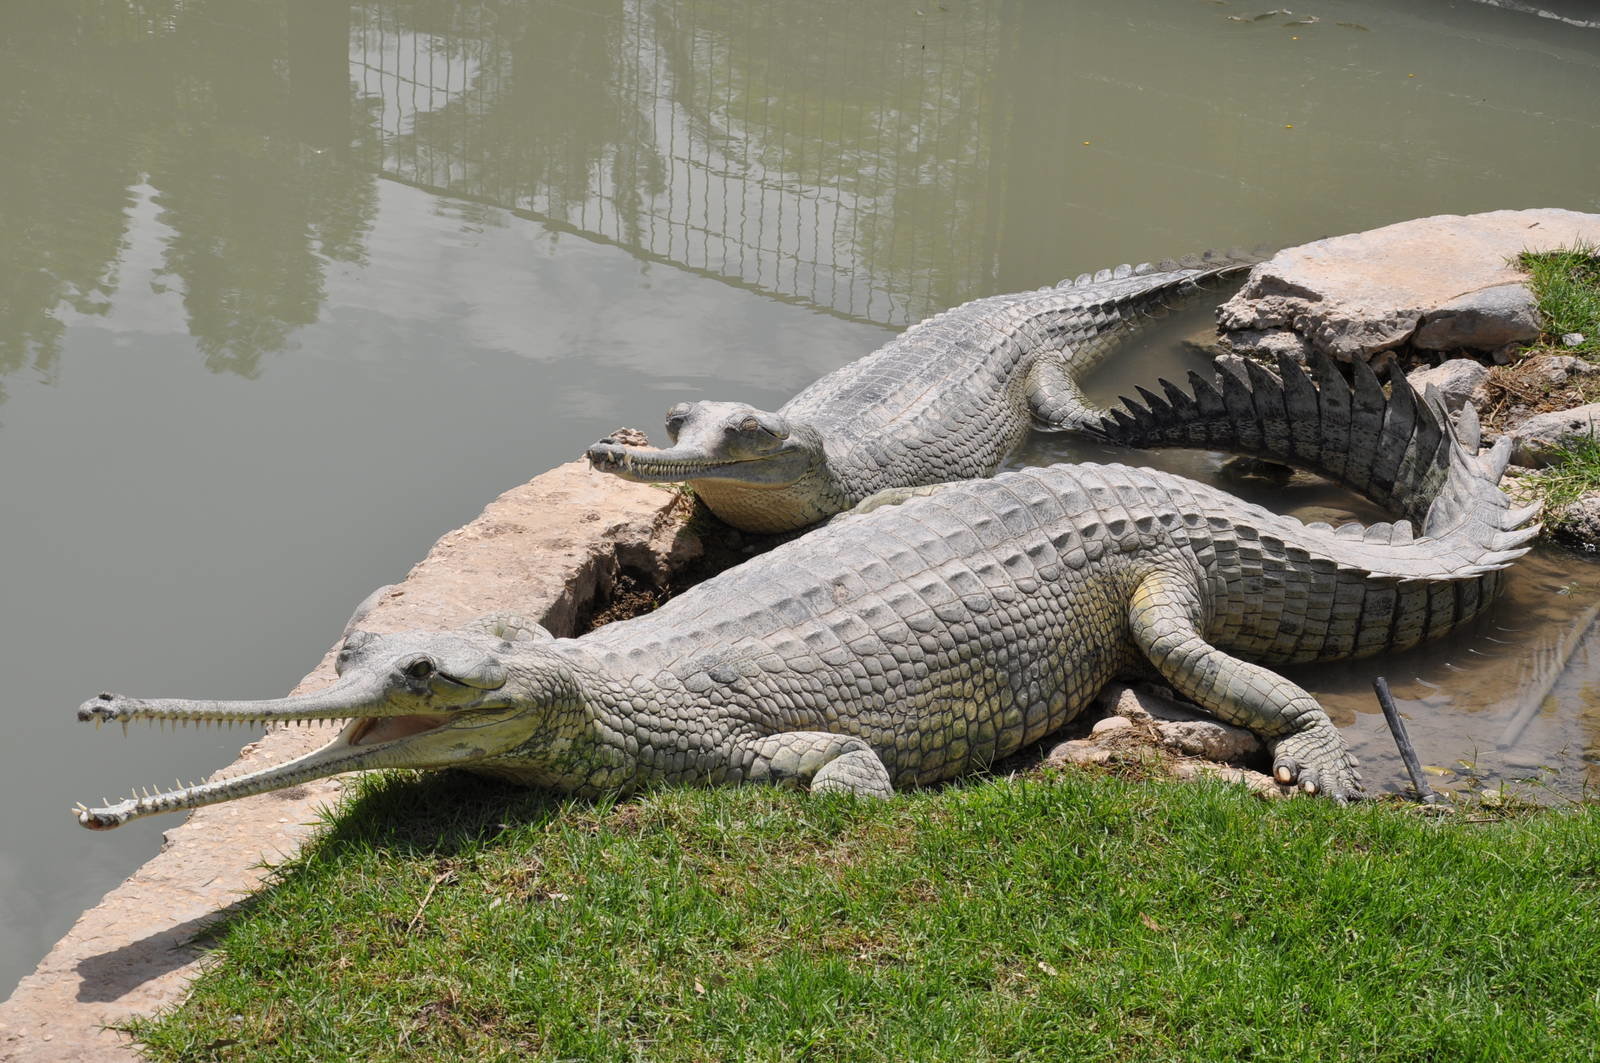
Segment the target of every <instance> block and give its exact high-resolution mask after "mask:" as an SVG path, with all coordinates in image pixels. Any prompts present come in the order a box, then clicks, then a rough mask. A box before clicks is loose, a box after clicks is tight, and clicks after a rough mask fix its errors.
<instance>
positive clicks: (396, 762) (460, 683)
mask: <svg viewBox="0 0 1600 1063" xmlns="http://www.w3.org/2000/svg"><path fill="white" fill-rule="evenodd" d="M504 645H506V644H504V643H502V642H501V640H499V639H492V638H489V637H487V636H478V635H468V634H463V633H457V632H435V633H405V634H400V635H390V636H382V635H369V634H367V633H365V632H352V633H351V634H349V635H348V636H346V640H345V648H344V650H343V652H342V653H341V654H340V667H341V673H340V678H339V679H338V680H337V681H336V682H334V683H333V684H332V685H331V686H328V687H326V688H325V689H323V690H318V691H314V692H312V693H309V694H300V695H295V696H291V697H287V698H274V699H269V700H256V701H209V700H189V699H184V698H130V697H124V696H122V695H118V694H100V695H98V696H96V697H93V698H90V699H89V700H88V701H86V702H84V703H83V705H81V706H80V707H79V708H78V719H79V720H82V721H85V722H92V723H94V725H95V726H96V727H97V728H98V727H99V726H100V725H102V724H105V723H120V724H122V726H123V728H124V729H126V728H127V726H128V725H129V724H130V723H135V722H141V721H143V722H162V721H170V722H172V723H174V724H185V725H187V724H190V723H195V724H201V725H216V724H224V723H246V724H252V725H262V724H271V723H292V722H307V721H312V720H339V721H348V722H346V723H345V726H344V727H343V728H342V729H341V730H340V732H339V734H338V735H337V736H336V737H335V738H334V739H333V741H331V742H329V743H328V744H327V745H325V746H323V747H322V748H321V749H317V750H314V751H312V752H310V753H307V754H305V755H304V756H302V757H299V758H297V759H295V760H291V761H289V762H287V763H284V764H278V765H274V766H272V767H268V768H263V769H261V770H259V771H254V772H249V773H247V774H244V775H237V776H234V777H232V778H225V779H215V780H212V781H210V782H205V783H200V784H198V785H195V784H190V785H188V786H181V785H180V786H178V787H177V788H175V789H172V790H165V791H157V792H154V793H151V792H149V791H146V792H145V793H143V794H142V795H141V794H139V793H137V792H136V793H134V794H133V795H132V796H131V797H128V798H126V799H124V800H122V801H118V802H115V803H112V802H105V803H103V804H102V805H101V806H100V807H98V808H87V807H85V806H83V805H79V806H77V807H76V808H74V809H73V812H74V814H75V815H76V816H77V818H78V822H79V823H80V824H81V825H83V826H84V827H87V828H89V829H91V830H108V829H110V828H112V827H120V826H121V825H122V824H124V823H126V822H128V821H129V820H133V819H138V818H139V817H141V816H149V815H154V814H156V813H158V812H177V811H183V810H187V809H192V808H199V807H201V806H202V805H209V804H215V803H216V802H219V801H229V800H232V799H234V798H238V797H248V796H251V795H253V794H260V793H266V792H267V791H269V790H279V789H283V788H285V787H289V786H297V785H299V784H301V783H305V782H310V781H311V780H313V779H320V778H324V777H326V776H329V775H337V774H339V773H341V772H346V771H356V770H361V769H367V768H441V767H449V766H452V765H463V764H469V763H471V762H473V761H475V760H480V759H483V758H484V757H486V756H492V755H495V754H496V753H498V752H501V751H503V750H505V749H507V748H510V747H512V746H515V745H517V744H519V743H521V742H523V741H525V740H526V738H527V737H528V731H529V728H530V727H531V726H533V724H534V721H533V720H532V719H531V718H530V719H529V720H528V721H527V722H525V723H524V722H519V717H522V716H524V715H526V714H525V713H524V712H523V708H521V707H518V705H517V704H515V703H514V699H513V698H512V697H511V696H510V694H509V693H508V691H507V690H506V689H505V688H506V686H507V677H508V670H507V669H506V667H505V666H504V664H503V662H502V660H501V658H500V656H499V653H498V650H499V648H500V647H502V646H504ZM524 707H525V706H524Z"/></svg>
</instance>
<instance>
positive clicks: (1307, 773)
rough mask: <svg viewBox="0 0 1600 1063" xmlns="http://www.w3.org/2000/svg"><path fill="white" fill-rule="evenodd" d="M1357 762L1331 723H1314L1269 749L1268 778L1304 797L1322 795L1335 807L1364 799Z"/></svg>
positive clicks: (1342, 737) (1281, 739)
mask: <svg viewBox="0 0 1600 1063" xmlns="http://www.w3.org/2000/svg"><path fill="white" fill-rule="evenodd" d="M1359 763H1360V762H1359V761H1357V760H1356V758H1355V757H1354V756H1353V755H1352V754H1351V753H1350V747H1349V745H1347V744H1346V743H1345V740H1344V736H1343V735H1341V734H1340V733H1339V730H1338V728H1336V727H1334V726H1333V724H1331V723H1317V724H1313V725H1312V726H1310V727H1308V728H1306V729H1305V730H1303V731H1297V732H1295V733H1294V734H1292V735H1288V736H1286V737H1284V738H1280V739H1279V740H1278V741H1277V742H1276V743H1274V745H1273V748H1272V775H1273V778H1275V779H1277V780H1278V782H1280V783H1282V784H1283V785H1285V786H1289V785H1294V786H1297V787H1299V789H1300V790H1301V791H1302V792H1304V793H1308V794H1323V795H1325V796H1327V797H1330V798H1332V799H1333V800H1334V801H1335V802H1336V803H1338V804H1341V805H1343V804H1348V803H1349V802H1351V801H1354V800H1357V799H1359V798H1361V797H1363V796H1365V791H1364V790H1363V788H1362V785H1361V773H1360V772H1359V771H1357V770H1356V765H1357V764H1359Z"/></svg>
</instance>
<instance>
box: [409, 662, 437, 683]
mask: <svg viewBox="0 0 1600 1063" xmlns="http://www.w3.org/2000/svg"><path fill="white" fill-rule="evenodd" d="M432 674H433V662H432V661H430V660H428V659H427V658H426V657H419V658H417V659H416V660H414V661H412V662H411V663H410V664H408V665H406V675H408V676H410V677H411V678H412V679H426V678H428V677H429V676H430V675H432Z"/></svg>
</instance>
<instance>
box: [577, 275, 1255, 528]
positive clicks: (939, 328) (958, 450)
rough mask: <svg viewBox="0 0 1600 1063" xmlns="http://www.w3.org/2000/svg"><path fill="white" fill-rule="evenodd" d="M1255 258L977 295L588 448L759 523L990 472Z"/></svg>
mask: <svg viewBox="0 0 1600 1063" xmlns="http://www.w3.org/2000/svg"><path fill="white" fill-rule="evenodd" d="M1256 257H1257V256H1252V255H1248V254H1244V253H1240V252H1229V253H1227V254H1225V255H1216V254H1208V255H1204V256H1198V257H1195V258H1192V259H1186V260H1184V261H1183V262H1181V263H1180V262H1163V263H1161V264H1160V265H1158V266H1152V265H1150V264H1148V263H1144V264H1141V265H1137V266H1126V265H1125V266H1119V267H1117V268H1116V269H1114V270H1101V271H1100V272H1099V273H1096V274H1093V275H1090V274H1084V275H1083V276H1081V277H1079V278H1077V279H1076V280H1070V281H1063V282H1062V283H1061V284H1060V285H1059V286H1057V287H1055V288H1041V289H1039V290H1038V291H1031V292H1021V293H1017V294H1013V295H998V296H991V297H989V298H985V299H978V300H974V301H973V302H969V303H966V304H964V305H962V306H958V307H955V308H954V309H951V310H947V311H945V312H944V313H942V314H939V315H937V316H935V317H931V318H929V319H927V320H926V321H923V322H921V323H919V324H917V325H913V326H912V327H911V328H909V329H907V330H906V331H905V332H903V333H901V334H900V335H899V336H897V337H896V338H895V339H893V340H891V341H890V342H889V343H887V344H885V345H884V346H883V347H881V348H879V349H878V350H877V351H875V352H873V353H872V354H869V355H867V356H866V357H865V358H862V359H860V360H858V361H855V362H851V363H850V364H849V365H846V366H843V367H841V368H839V369H836V370H834V371H833V372H832V373H829V374H828V375H827V376H825V377H823V378H822V379H820V380H818V381H816V382H815V383H813V384H812V385H811V386H809V387H807V388H806V389H805V390H804V391H802V392H800V394H798V395H796V396H795V397H794V398H792V399H790V400H789V401H788V402H787V403H785V404H784V405H783V407H782V408H781V409H779V410H778V411H777V412H776V413H772V412H768V411H766V410H758V409H755V408H754V407H751V406H747V405H745V404H743V403H736V402H690V403H682V404H680V405H677V406H674V407H673V408H672V409H670V410H668V411H667V420H666V428H667V435H668V436H669V437H670V438H671V440H672V445H671V446H670V447H668V448H667V449H665V450H651V449H648V448H643V447H634V446H625V445H623V444H621V443H618V442H615V441H614V440H612V439H609V438H607V439H602V440H601V441H600V442H598V443H596V444H595V445H594V446H592V447H590V448H589V460H590V461H591V462H592V463H593V464H594V467H595V468H597V469H600V470H602V471H605V472H610V473H615V474H616V475H618V476H621V477H624V478H625V479H629V480H636V481H643V482H650V483H660V482H671V481H688V482H689V483H690V484H692V485H693V486H694V489H695V492H696V494H698V495H699V496H700V497H701V498H702V499H704V500H705V503H706V505H707V506H709V507H710V508H711V511H712V512H713V513H715V514H716V515H717V516H718V517H721V518H722V519H723V520H725V521H727V522H728V523H729V524H732V525H733V526H735V527H737V528H742V529H745V530H747V531H758V532H782V531H791V530H794V529H796V528H804V527H807V526H809V525H812V524H815V523H817V522H818V521H821V520H825V519H827V518H828V517H831V516H833V515H834V514H835V513H839V512H842V511H844V510H847V509H849V508H850V507H851V506H853V505H855V504H856V503H857V502H860V501H861V500H862V499H864V498H866V497H867V496H868V495H871V494H874V493H876V492H878V491H881V490H884V489H885V488H894V487H911V486H916V485H921V484H930V483H941V482H945V481H950V480H962V479H968V478H972V477H979V476H988V475H990V474H991V473H993V472H994V471H995V470H996V469H997V468H999V466H1000V463H1001V461H1002V460H1004V458H1005V457H1006V455H1008V454H1009V453H1011V451H1012V450H1014V449H1016V447H1017V446H1018V444H1020V443H1021V442H1022V440H1023V438H1024V437H1025V436H1026V435H1027V433H1028V430H1029V428H1030V427H1038V428H1042V429H1045V430H1051V431H1070V430H1074V429H1077V428H1080V427H1082V426H1084V425H1086V424H1092V423H1094V422H1096V421H1097V420H1098V418H1099V411H1098V410H1095V409H1094V408H1093V407H1091V406H1090V405H1089V404H1088V402H1087V401H1086V400H1085V399H1084V396H1083V392H1082V391H1081V390H1080V389H1079V387H1078V381H1079V380H1080V379H1081V378H1082V377H1083V375H1084V374H1085V373H1087V372H1088V371H1089V370H1090V369H1092V368H1093V367H1094V366H1096V365H1098V364H1099V363H1100V362H1101V360H1102V359H1104V357H1105V355H1106V353H1107V352H1108V351H1109V350H1110V349H1111V347H1112V346H1113V345H1114V344H1115V343H1116V342H1117V341H1118V340H1120V339H1121V338H1122V337H1123V336H1124V335H1126V334H1127V332H1128V331H1129V329H1130V328H1131V327H1132V326H1133V325H1135V324H1136V323H1138V322H1139V321H1140V320H1141V319H1143V318H1146V317H1149V316H1152V315H1154V314H1156V313H1158V312H1160V311H1162V310H1163V309H1165V308H1166V303H1167V301H1168V300H1170V299H1172V298H1174V297H1175V296H1177V295H1179V294H1181V293H1184V292H1186V291H1189V290H1192V289H1193V288H1195V287H1196V286H1198V285H1200V284H1201V283H1203V282H1204V281H1206V280H1208V279H1210V278H1214V277H1220V276H1224V275H1227V274H1229V273H1234V272H1237V271H1239V270H1242V269H1244V268H1246V267H1247V266H1248V265H1249V264H1250V263H1252V262H1254V261H1256Z"/></svg>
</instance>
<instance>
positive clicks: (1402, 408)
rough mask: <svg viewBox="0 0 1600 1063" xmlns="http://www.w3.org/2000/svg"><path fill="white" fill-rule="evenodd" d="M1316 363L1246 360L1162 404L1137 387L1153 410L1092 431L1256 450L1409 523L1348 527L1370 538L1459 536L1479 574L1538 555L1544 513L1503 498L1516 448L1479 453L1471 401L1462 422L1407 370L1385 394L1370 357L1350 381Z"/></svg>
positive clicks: (1127, 414) (1138, 406)
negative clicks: (1274, 364)
mask: <svg viewBox="0 0 1600 1063" xmlns="http://www.w3.org/2000/svg"><path fill="white" fill-rule="evenodd" d="M1312 359H1313V361H1312V374H1311V375H1308V374H1307V373H1306V371H1305V370H1304V369H1303V368H1302V367H1301V366H1300V364H1299V363H1298V362H1296V361H1295V360H1294V359H1293V358H1290V357H1288V356H1280V357H1279V359H1278V372H1277V373H1273V372H1272V371H1271V370H1269V369H1267V368H1265V367H1263V366H1261V365H1259V364H1257V363H1255V362H1252V361H1248V360H1246V361H1244V368H1243V369H1242V370H1240V369H1237V368H1235V367H1233V366H1232V365H1228V364H1223V365H1222V366H1221V372H1220V373H1219V374H1218V375H1219V377H1220V387H1219V386H1218V385H1215V384H1213V383H1212V382H1211V381H1209V380H1207V379H1206V378H1205V377H1203V376H1201V375H1200V374H1198V373H1194V372H1191V373H1190V374H1189V387H1190V390H1189V391H1187V392H1186V391H1184V390H1183V389H1181V388H1179V387H1177V386H1176V385H1174V384H1172V383H1169V382H1168V381H1166V380H1162V381H1160V386H1161V389H1162V390H1163V391H1164V392H1165V397H1164V398H1163V397H1161V396H1157V395H1155V394H1153V393H1152V392H1150V391H1148V390H1146V389H1145V388H1139V389H1138V390H1139V394H1140V396H1141V398H1142V399H1143V402H1139V401H1135V400H1133V399H1127V398H1124V399H1123V400H1122V402H1123V404H1124V406H1125V407H1126V409H1122V410H1112V411H1111V412H1110V413H1108V414H1106V415H1105V416H1104V417H1103V418H1102V419H1101V420H1100V422H1099V423H1098V424H1097V425H1094V426H1092V427H1090V429H1089V431H1091V432H1092V433H1093V434H1096V435H1099V436H1101V437H1103V438H1105V439H1107V440H1110V441H1112V442H1116V443H1121V444H1124V445H1127V446H1135V447H1174V446H1176V447H1195V448H1201V449H1206V450H1221V451H1227V452H1231V453H1237V454H1250V455H1256V456H1260V457H1264V458H1269V459H1271V460H1274V461H1279V462H1283V463H1285V464H1288V465H1295V466H1298V467H1301V468H1304V469H1306V470H1308V471H1310V472H1315V473H1318V474H1320V475H1322V476H1326V477H1327V478H1329V479H1331V480H1334V481H1336V482H1338V483H1341V484H1343V485H1345V486H1346V487H1349V488H1351V489H1352V490H1354V491H1357V492H1359V493H1360V494H1362V495H1365V496H1366V497H1367V498H1369V499H1371V500H1372V501H1373V502H1375V503H1377V504H1378V505H1380V506H1383V507H1385V508H1386V509H1389V510H1391V511H1393V512H1395V513H1396V514H1397V515H1399V516H1400V517H1402V518H1403V519H1402V520H1400V521H1398V522H1397V523H1395V524H1392V525H1391V524H1376V525H1371V526H1365V527H1364V526H1361V525H1350V526H1348V527H1350V529H1351V531H1350V532H1349V534H1352V535H1357V536H1359V537H1360V538H1362V539H1365V540H1366V541H1368V542H1374V541H1383V540H1387V541H1390V542H1394V543H1399V542H1404V541H1408V540H1410V539H1412V538H1413V537H1414V534H1415V536H1420V537H1426V538H1431V539H1445V538H1452V539H1456V538H1457V537H1460V538H1459V539H1458V541H1463V540H1464V542H1465V543H1471V544H1472V545H1473V546H1475V547H1476V548H1478V550H1479V551H1481V553H1480V554H1479V556H1478V557H1477V558H1476V559H1475V560H1476V561H1477V563H1476V564H1474V565H1472V566H1471V567H1472V568H1473V569H1475V570H1477V571H1486V570H1490V569H1494V568H1500V567H1503V566H1504V565H1507V564H1509V563H1510V562H1511V561H1513V560H1515V559H1516V558H1518V557H1520V556H1522V555H1523V554H1524V553H1526V552H1527V551H1528V549H1529V546H1528V544H1529V543H1530V542H1531V540H1532V539H1533V538H1534V536H1536V535H1537V534H1538V532H1539V526H1538V525H1537V524H1533V523H1531V522H1532V521H1533V519H1534V518H1535V517H1536V516H1537V515H1538V512H1539V507H1538V506H1537V505H1532V506H1527V507H1525V508H1513V507H1512V505H1511V502H1510V500H1509V499H1508V498H1507V497H1506V496H1505V494H1504V493H1503V492H1502V491H1500V489H1499V486H1498V485H1499V482H1500V477H1501V475H1502V474H1503V473H1504V472H1505V468H1506V463H1507V461H1508V460H1509V458H1510V455H1511V446H1510V440H1509V439H1501V440H1500V441H1499V442H1498V443H1496V444H1495V446H1493V447H1491V448H1490V449H1489V450H1488V451H1486V452H1484V453H1482V454H1479V453H1478V449H1479V442H1480V436H1481V432H1480V429H1479V426H1478V418H1477V412H1476V410H1474V409H1473V408H1472V406H1471V405H1470V404H1469V405H1468V406H1467V407H1466V408H1465V410H1463V413H1462V416H1461V420H1460V423H1459V424H1458V425H1455V426H1452V425H1451V423H1450V418H1449V416H1448V414H1447V412H1446V409H1445V405H1444V400H1443V398H1442V397H1441V396H1440V395H1439V393H1438V391H1437V389H1435V388H1433V387H1432V386H1431V385H1430V386H1429V387H1428V389H1427V390H1426V392H1424V393H1423V394H1418V393H1417V390H1416V389H1415V388H1414V387H1412V385H1411V383H1410V381H1408V380H1407V379H1406V378H1405V374H1403V373H1402V372H1400V371H1399V369H1393V370H1391V371H1390V374H1389V376H1390V387H1389V391H1388V393H1387V394H1386V393H1385V392H1384V389H1383V386H1382V385H1381V384H1380V383H1379V382H1378V378H1377V376H1376V375H1375V374H1374V373H1373V371H1372V369H1371V367H1370V366H1368V365H1367V364H1366V362H1364V361H1362V360H1361V359H1355V360H1354V361H1353V363H1352V367H1351V374H1352V379H1350V380H1346V379H1345V376H1344V374H1343V373H1341V372H1340V371H1339V368H1338V366H1336V365H1335V364H1334V363H1333V361H1332V359H1330V358H1329V357H1328V356H1327V355H1325V354H1322V353H1320V352H1317V353H1314V354H1313V355H1312ZM1313 377H1314V378H1315V379H1313ZM1413 527H1415V529H1416V532H1415V533H1413ZM1341 534H1344V530H1343V529H1341ZM1465 574H1467V573H1463V575H1465Z"/></svg>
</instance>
